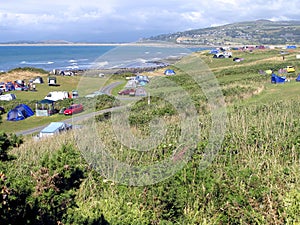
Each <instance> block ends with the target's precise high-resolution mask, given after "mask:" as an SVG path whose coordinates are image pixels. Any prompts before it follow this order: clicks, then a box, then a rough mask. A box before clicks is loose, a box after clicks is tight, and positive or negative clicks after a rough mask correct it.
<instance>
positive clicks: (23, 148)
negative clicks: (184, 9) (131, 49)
mask: <svg viewBox="0 0 300 225" xmlns="http://www.w3.org/2000/svg"><path fill="white" fill-rule="evenodd" d="M281 51H282V49H281V48H273V49H267V48H264V49H251V52H250V51H249V50H240V49H238V50H231V52H232V57H236V58H239V59H241V58H242V59H243V60H241V61H239V62H238V63H237V62H235V61H233V60H232V58H226V57H225V58H214V57H213V55H212V54H211V53H210V52H209V51H201V52H196V53H193V54H192V55H191V56H188V57H186V58H184V59H182V60H181V61H179V62H176V63H174V65H171V66H168V67H167V68H159V69H157V70H155V71H146V72H143V73H142V74H139V78H141V76H143V77H142V78H146V77H147V78H149V80H148V83H147V82H146V83H143V84H145V85H144V86H141V87H142V88H144V89H145V90H139V93H140V95H141V97H140V99H139V100H137V101H136V102H134V103H135V104H134V105H131V108H130V113H129V114H130V115H128V127H129V128H128V130H127V131H131V133H132V134H133V135H134V136H135V137H137V139H143V138H145V139H146V138H148V137H149V135H151V131H152V130H151V129H152V128H153V127H154V128H155V129H156V130H159V129H158V128H159V126H158V125H160V124H159V123H160V120H164V126H165V127H166V132H165V133H164V134H165V136H164V137H162V138H161V140H160V142H159V143H158V144H157V143H155V144H157V145H156V146H155V147H154V148H153V149H151V151H133V150H132V149H131V148H130V146H128V145H126V144H123V143H120V139H122V138H124V139H126V137H127V136H126V135H127V133H126V132H125V133H124V134H122V135H123V136H121V137H119V136H117V135H116V132H117V130H116V128H115V127H113V126H112V124H111V123H112V120H110V119H109V116H105V118H104V116H103V115H99V116H98V117H97V116H96V117H93V118H90V119H87V120H86V121H85V122H84V125H85V126H84V127H83V128H82V129H80V131H73V130H71V131H70V132H69V131H68V132H62V133H60V135H59V137H58V138H51V137H49V138H45V139H41V140H39V141H38V142H36V141H34V140H33V139H32V135H29V136H25V137H22V138H23V140H24V143H22V144H18V145H15V146H14V147H12V148H11V149H10V150H9V151H8V154H9V155H11V156H14V157H15V159H13V160H7V161H5V162H4V163H3V165H4V166H3V167H2V168H1V169H3V171H4V172H3V174H4V175H1V176H3V177H4V176H5V177H8V179H4V178H1V179H2V180H0V181H1V182H2V183H1V184H3V186H4V187H5V188H7V189H5V190H8V191H7V193H8V194H7V195H8V196H9V197H10V198H8V199H7V202H6V204H7V205H5V204H2V206H3V207H6V206H7V207H15V208H16V209H17V210H16V212H15V213H11V218H9V219H14V221H22V220H23V219H24V218H25V219H26V220H27V221H30V220H31V219H32V218H31V217H30V216H31V215H32V212H36V211H34V210H37V208H38V209H39V213H40V214H41V215H43V216H44V217H42V218H41V220H43V219H44V220H46V219H47V220H48V221H51V222H53V223H55V222H57V221H68V222H69V223H70V224H80V223H81V224H84V223H87V224H88V223H92V222H93V223H94V224H97V223H98V224H101V223H103V224H105V221H108V222H109V223H111V224H118V222H120V221H121V220H122V222H123V223H124V224H296V223H294V222H299V221H300V218H299V215H300V205H299V202H300V190H299V187H300V180H299V177H300V170H299V168H300V167H299V157H300V152H299V151H300V146H299V143H300V136H299V134H300V131H299V124H300V121H299V118H300V111H299V109H300V95H299V92H300V82H297V78H298V77H299V76H298V73H300V60H299V59H297V58H296V55H297V54H299V53H298V52H299V49H298V48H296V49H294V48H292V49H285V51H286V52H287V54H285V59H284V60H283V59H282V55H281V54H280V52H281ZM199 60H201V61H203V62H204V64H205V66H207V67H204V68H203V71H207V68H209V71H210V74H213V76H214V77H215V78H216V80H217V81H218V82H217V83H218V85H219V87H220V89H221V91H222V98H223V100H224V105H225V108H226V118H225V119H224V121H222V122H224V123H226V129H225V132H224V136H223V137H222V143H221V144H220V146H219V149H218V151H217V153H216V154H215V155H214V158H213V159H212V160H211V161H209V162H208V164H206V163H207V162H204V163H203V164H202V162H203V161H202V159H203V158H204V157H205V155H209V154H206V153H207V152H206V149H207V148H209V147H210V142H209V141H210V140H209V134H210V133H211V129H212V127H213V125H214V124H212V122H211V121H212V115H211V112H212V109H213V108H214V107H216V106H215V105H213V104H210V103H211V102H208V100H207V98H208V97H207V96H205V91H203V89H204V88H205V87H206V86H209V85H207V84H211V83H209V82H208V81H209V79H203V80H202V82H204V83H203V86H202V87H200V86H199V85H198V84H197V82H195V80H194V79H193V76H192V75H193V73H190V74H187V73H186V72H185V71H186V70H185V69H186V68H191V65H194V64H193V63H195V64H197V63H198V62H199ZM185 65H187V66H186V67H185ZM287 66H293V67H294V68H295V72H290V73H285V72H284V70H283V69H284V68H287ZM167 69H168V70H171V71H173V72H174V73H173V72H172V74H169V73H165V71H166V70H167ZM269 70H270V71H271V72H270V73H269ZM266 71H267V72H266ZM192 72H193V71H192ZM197 72H199V71H196V72H195V73H197ZM200 72H202V71H200ZM272 74H274V75H272ZM32 75H34V77H35V76H43V77H45V78H44V80H47V79H46V78H47V74H44V75H43V74H40V73H39V74H31V75H30V76H32ZM136 75H137V74H132V73H125V74H111V75H106V76H105V79H103V78H100V77H99V76H98V73H97V74H96V75H95V76H94V75H92V74H91V75H88V76H86V77H83V76H57V83H59V84H60V85H59V86H52V85H50V86H49V85H47V83H46V84H36V89H37V91H36V92H30V91H28V92H26V91H22V92H21V91H20V92H17V91H16V90H15V91H13V92H11V93H15V94H16V96H17V98H16V99H14V100H12V101H9V102H6V101H3V102H1V104H2V103H3V106H4V108H5V110H6V112H8V111H9V108H11V109H12V108H13V107H15V105H19V104H28V105H33V108H34V106H35V103H36V101H37V100H41V99H43V98H44V97H45V96H46V95H47V94H48V93H50V92H52V91H67V92H69V93H70V92H72V90H78V95H79V97H78V98H76V99H72V98H71V99H69V98H68V99H65V100H63V101H62V102H63V103H64V104H61V105H60V107H67V106H69V105H71V104H73V103H77V101H78V102H80V103H83V106H84V113H86V112H92V111H93V110H94V111H97V110H100V109H103V108H106V109H108V108H110V107H112V106H114V103H115V102H117V103H118V104H119V105H125V104H127V102H128V101H127V99H126V100H122V99H121V98H120V100H118V101H117V100H116V98H117V97H120V96H119V94H118V93H119V92H120V91H122V90H124V89H126V88H132V86H133V85H135V84H136V82H129V83H128V80H127V79H126V77H136ZM275 75H276V77H275ZM283 77H285V78H283ZM156 78H158V79H159V78H162V79H163V81H165V82H161V83H160V86H155V82H153V81H154V80H155V79H156ZM205 78H207V77H205ZM20 79H21V78H20ZM22 79H24V78H22ZM164 79H165V80H164ZM282 79H284V80H289V82H281V80H282ZM168 81H170V82H168ZM115 82H120V83H119V85H117V86H116V87H115V88H114V89H113V90H112V92H111V93H112V96H108V95H105V94H102V95H99V96H97V97H96V98H85V96H86V95H88V94H90V93H93V92H95V91H97V90H99V87H104V86H106V85H108V84H112V83H115ZM142 82H145V79H144V80H143V81H142ZM205 82H207V83H205ZM170 83H172V84H177V85H178V86H179V87H180V88H174V87H172V86H170V85H169V84H170ZM126 85H127V86H126ZM141 87H139V88H141ZM148 88H152V89H151V90H153V92H151V94H153V95H155V94H156V96H153V97H151V103H149V101H148V100H149V99H148V96H145V95H146V94H145V93H147V90H148ZM202 88H203V89H202ZM179 92H185V93H186V94H187V95H188V96H189V97H190V98H189V99H190V102H192V103H193V105H194V107H195V109H196V114H197V120H196V121H197V123H199V124H197V127H199V133H200V135H199V139H198V140H197V143H196V144H195V145H191V149H192V151H193V154H192V155H190V156H189V155H188V154H186V151H187V150H186V149H185V148H181V147H182V146H179V147H180V148H178V146H177V144H178V143H179V140H180V138H179V137H180V135H181V134H182V129H181V127H180V125H181V123H180V122H181V119H182V118H180V117H179V116H180V113H178V112H176V107H175V106H174V105H172V104H171V103H170V101H168V100H170V99H171V97H174V98H176V97H177V96H178V95H179V94H180V93H179ZM164 93H167V94H168V93H171V94H172V95H171V94H170V95H171V96H169V95H168V96H167V97H166V98H165V99H164ZM179 96H180V95H179ZM121 97H122V96H121ZM130 97H132V96H130ZM169 97H170V98H169ZM94 100H95V101H94ZM219 100H220V99H219ZM221 100H222V99H221ZM221 100H220V102H223V101H221ZM93 103H94V105H92V104H93ZM183 103H185V102H184V101H183ZM89 104H90V105H89ZM95 106H96V107H95ZM185 106H186V105H184V104H183V107H185ZM220 111H221V110H220ZM5 118H6V114H3V115H2V121H1V124H0V128H1V130H3V131H4V132H7V133H12V132H17V131H20V130H26V129H29V128H33V127H36V126H40V125H45V126H46V125H48V124H51V122H59V121H62V120H64V118H65V116H64V115H63V114H58V113H57V114H55V115H52V116H35V115H34V116H30V117H28V118H27V119H24V120H20V121H17V122H11V121H6V119H5ZM152 119H157V120H155V121H154V123H152V122H153V121H151V120H152ZM155 122H156V123H158V125H157V124H156V123H155ZM60 125H61V124H60ZM192 127H193V126H186V129H187V131H188V132H187V133H189V131H190V130H189V129H192ZM91 128H94V129H95V130H93V129H91ZM221 128H222V127H221ZM221 128H220V127H218V129H219V130H220V129H221ZM94 131H95V132H94ZM46 132H47V129H46ZM53 132H55V131H53ZM76 132H77V133H76ZM93 132H94V133H96V134H97V135H99V140H100V141H102V142H101V144H103V146H105V151H101V150H102V149H100V150H99V152H96V153H97V154H96V155H92V156H95V157H92V159H91V161H88V160H87V159H90V158H88V157H87V156H88V154H92V151H88V150H90V149H89V148H87V151H82V150H80V149H79V146H80V144H82V143H83V142H84V141H85V140H90V139H89V136H90V135H92V134H94V133H93ZM128 133H129V132H128ZM78 134H79V135H78ZM34 135H35V134H34ZM97 137H98V136H97ZM92 140H93V141H95V142H92V143H93V144H95V145H96V144H97V142H96V139H92ZM97 141H98V139H97ZM151 144H152V143H151ZM99 146H100V145H99ZM100 153H101V154H100ZM188 153H189V152H188ZM208 153H211V152H208ZM107 155H110V156H112V158H114V159H116V160H118V162H122V163H126V165H127V164H128V165H135V166H136V167H135V168H138V166H139V165H146V166H148V165H149V164H155V163H156V162H159V161H162V160H166V162H167V160H168V159H171V160H170V161H171V162H172V163H174V164H176V163H177V162H178V159H182V158H183V162H185V161H184V160H185V159H188V160H186V161H187V162H186V164H184V166H183V168H182V169H181V170H179V171H177V172H176V173H173V174H172V176H171V175H170V176H168V178H167V179H165V180H162V181H161V182H158V183H155V184H153V185H136V186H134V185H132V186H131V185H127V183H126V182H124V183H117V182H116V180H117V179H116V180H113V179H109V178H111V177H110V175H111V173H112V174H113V175H114V174H116V175H117V176H118V175H120V174H121V175H122V172H124V171H125V172H128V173H129V170H128V171H126V170H127V167H126V166H120V167H121V168H119V167H118V168H115V169H116V170H114V171H112V170H110V167H109V166H107V165H108V164H109V163H111V162H112V161H110V160H111V159H110V158H105V157H107ZM97 157H99V158H100V159H102V158H101V157H104V159H107V161H105V160H103V159H102V160H103V161H104V162H103V161H100V162H102V163H103V165H104V166H103V167H101V166H102V164H101V163H98V161H97V159H99V158H97ZM179 161H180V160H179ZM106 162H108V163H107V164H106ZM97 166H100V167H98V168H97ZM106 166H107V167H106ZM146 166H145V170H144V171H142V172H141V173H143V174H144V176H143V177H142V179H141V180H142V181H145V180H146V181H147V179H148V178H149V177H147V175H148V174H149V173H151V172H152V171H151V170H150V169H149V170H148V167H146ZM201 166H202V167H201ZM93 168H96V169H98V170H93ZM201 168H203V169H202V170H201ZM118 169H120V171H121V172H120V174H118V171H117V170H118ZM160 169H164V167H161V168H160ZM1 171H2V170H0V172H1ZM103 171H104V172H103ZM137 171H138V170H137ZM102 172H103V173H102ZM139 172H140V171H138V172H136V173H135V171H133V172H132V177H130V179H132V180H134V179H135V178H136V177H139V175H140V174H139ZM155 172H157V174H156V175H155V176H157V177H156V178H157V179H158V178H159V177H160V175H161V173H159V171H155ZM171 172H173V171H171ZM16 174H17V176H16ZM168 175H169V174H168ZM16 177H18V178H16ZM117 178H118V177H117ZM18 179H19V180H18ZM130 179H129V180H130ZM149 179H150V178H149ZM130 181H131V180H130ZM8 183H9V184H10V185H9V184H8ZM61 184H63V185H61ZM16 186H18V187H19V189H16V188H15V187H16ZM14 188H15V189H14ZM12 190H14V191H12ZM15 190H17V191H15ZM0 196H1V195H0ZM5 198H6V197H5ZM33 202H34V204H33ZM0 204H1V202H0ZM58 208H59V209H60V211H59V213H57V209H58ZM7 210H8V209H7ZM18 212H22V213H18ZM36 213H37V212H36ZM70 218H71V219H70ZM120 219H121V220H120ZM70 221H71V222H70ZM149 221H150V222H149ZM66 224H67V223H66Z"/></svg>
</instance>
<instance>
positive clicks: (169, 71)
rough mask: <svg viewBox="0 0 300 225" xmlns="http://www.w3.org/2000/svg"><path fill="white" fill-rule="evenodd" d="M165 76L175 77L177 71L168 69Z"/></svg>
mask: <svg viewBox="0 0 300 225" xmlns="http://www.w3.org/2000/svg"><path fill="white" fill-rule="evenodd" d="M165 75H175V71H174V70H171V69H168V70H166V71H165Z"/></svg>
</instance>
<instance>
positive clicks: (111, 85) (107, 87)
mask: <svg viewBox="0 0 300 225" xmlns="http://www.w3.org/2000/svg"><path fill="white" fill-rule="evenodd" d="M123 83H124V81H118V82H114V83H111V84H109V85H107V86H105V87H103V88H102V89H101V90H100V91H102V92H103V93H105V94H107V95H111V91H112V89H114V88H115V87H117V86H118V85H120V84H123Z"/></svg>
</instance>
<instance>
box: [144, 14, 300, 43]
mask: <svg viewBox="0 0 300 225" xmlns="http://www.w3.org/2000/svg"><path fill="white" fill-rule="evenodd" d="M145 40H156V41H172V42H176V43H181V44H198V45H212V46H219V45H286V44H299V43H300V21H275V22H273V21H269V20H257V21H247V22H240V23H232V24H227V25H223V26H216V27H208V28H203V29H194V30H189V31H181V32H177V33H172V34H161V35H157V36H153V37H150V38H145Z"/></svg>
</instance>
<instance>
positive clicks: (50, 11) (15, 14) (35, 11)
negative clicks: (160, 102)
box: [0, 0, 300, 42]
mask: <svg viewBox="0 0 300 225" xmlns="http://www.w3.org/2000/svg"><path fill="white" fill-rule="evenodd" d="M299 4H300V0H289V1H286V0H151V1H148V0H139V1H137V0H136V1H132V0H105V1H104V0H86V1H82V0H63V1H62V0H61V1H57V0H51V1H49V0H13V1H7V0H6V1H3V0H0V32H1V35H0V42H9V41H20V40H30V41H43V40H67V41H74V42H78V41H85V42H135V41H138V40H139V39H140V38H143V37H149V36H153V35H158V34H165V33H173V32H177V31H186V30H190V29H198V28H205V27H211V26H217V25H223V24H228V23H233V22H242V21H251V20H257V19H270V20H300V7H299Z"/></svg>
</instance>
